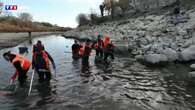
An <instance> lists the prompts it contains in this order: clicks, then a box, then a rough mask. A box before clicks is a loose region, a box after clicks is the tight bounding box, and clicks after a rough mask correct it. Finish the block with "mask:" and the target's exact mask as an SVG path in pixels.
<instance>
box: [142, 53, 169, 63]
mask: <svg viewBox="0 0 195 110" xmlns="http://www.w3.org/2000/svg"><path fill="white" fill-rule="evenodd" d="M144 62H146V63H150V64H159V63H163V62H168V58H167V56H166V55H163V54H149V55H145V56H144Z"/></svg>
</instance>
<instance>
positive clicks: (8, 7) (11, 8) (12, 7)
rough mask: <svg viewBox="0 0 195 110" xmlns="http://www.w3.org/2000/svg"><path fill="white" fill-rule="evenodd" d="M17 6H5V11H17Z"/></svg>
mask: <svg viewBox="0 0 195 110" xmlns="http://www.w3.org/2000/svg"><path fill="white" fill-rule="evenodd" d="M17 8H18V6H17V5H5V10H17Z"/></svg>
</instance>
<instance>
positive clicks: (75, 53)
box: [72, 40, 82, 59]
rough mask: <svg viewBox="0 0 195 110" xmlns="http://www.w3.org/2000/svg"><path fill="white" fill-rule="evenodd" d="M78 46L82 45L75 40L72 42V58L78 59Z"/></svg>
mask: <svg viewBox="0 0 195 110" xmlns="http://www.w3.org/2000/svg"><path fill="white" fill-rule="evenodd" d="M80 48H82V46H81V45H80V44H78V42H77V41H76V40H75V41H74V44H73V45H72V58H73V59H79V58H80V57H81V55H80Z"/></svg>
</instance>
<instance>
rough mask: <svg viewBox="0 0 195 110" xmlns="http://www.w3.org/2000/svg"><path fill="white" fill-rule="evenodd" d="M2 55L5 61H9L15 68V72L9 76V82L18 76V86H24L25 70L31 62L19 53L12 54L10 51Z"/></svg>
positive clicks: (26, 70)
mask: <svg viewBox="0 0 195 110" xmlns="http://www.w3.org/2000/svg"><path fill="white" fill-rule="evenodd" d="M3 57H4V58H5V59H6V60H7V61H9V62H11V63H12V64H13V65H14V67H15V68H16V72H15V74H14V75H13V76H12V77H11V83H12V82H13V81H15V79H16V78H17V77H18V81H19V84H20V86H24V84H25V82H26V79H27V72H28V70H29V68H30V66H31V62H30V61H29V60H28V59H27V58H25V57H23V56H21V55H19V54H13V53H11V52H10V51H9V52H6V53H4V54H3Z"/></svg>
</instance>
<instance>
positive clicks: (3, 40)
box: [0, 32, 63, 49]
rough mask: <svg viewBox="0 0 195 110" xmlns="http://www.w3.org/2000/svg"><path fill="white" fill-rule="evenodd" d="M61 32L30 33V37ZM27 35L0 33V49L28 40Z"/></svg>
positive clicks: (25, 33) (21, 33) (24, 33)
mask: <svg viewBox="0 0 195 110" xmlns="http://www.w3.org/2000/svg"><path fill="white" fill-rule="evenodd" d="M62 33H63V32H32V33H31V37H32V38H35V37H39V36H45V35H52V34H62ZM28 39H29V33H28V32H20V33H0V49H3V48H8V47H14V46H16V45H18V44H19V43H21V42H23V41H25V40H28Z"/></svg>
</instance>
